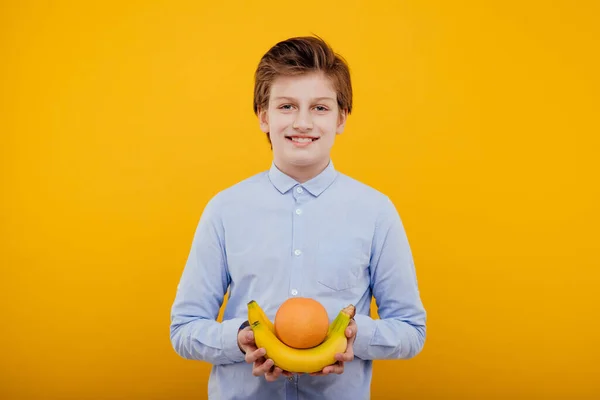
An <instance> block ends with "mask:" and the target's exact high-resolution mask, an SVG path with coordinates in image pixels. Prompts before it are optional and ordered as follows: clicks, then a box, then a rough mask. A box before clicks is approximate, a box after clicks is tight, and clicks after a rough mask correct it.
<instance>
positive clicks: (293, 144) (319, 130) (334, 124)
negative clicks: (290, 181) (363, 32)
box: [259, 73, 347, 173]
mask: <svg viewBox="0 0 600 400" xmlns="http://www.w3.org/2000/svg"><path fill="white" fill-rule="evenodd" d="M346 116H347V114H346V113H345V112H344V113H341V114H340V111H339V109H338V105H337V95H336V92H335V90H334V89H333V87H332V85H331V82H330V80H329V79H328V78H327V77H326V76H325V75H324V74H322V73H310V74H305V75H300V76H291V77H286V76H282V77H278V78H277V79H276V80H275V81H274V82H273V84H272V85H271V93H270V96H269V107H268V109H267V110H261V111H260V113H259V120H260V127H261V130H262V131H263V132H265V133H269V134H270V138H271V143H272V145H273V156H274V161H275V163H276V164H277V165H278V167H279V168H281V169H284V172H288V173H290V172H291V173H294V172H299V171H309V170H312V169H316V170H318V169H321V168H324V167H325V166H327V163H328V162H329V157H330V151H331V147H332V146H333V142H334V139H335V136H336V134H340V133H342V132H343V130H344V125H345V122H346ZM315 172H318V171H315Z"/></svg>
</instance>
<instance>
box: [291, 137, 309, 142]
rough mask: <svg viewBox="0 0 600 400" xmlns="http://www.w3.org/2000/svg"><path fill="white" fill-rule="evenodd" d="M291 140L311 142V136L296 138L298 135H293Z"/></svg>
mask: <svg viewBox="0 0 600 400" xmlns="http://www.w3.org/2000/svg"><path fill="white" fill-rule="evenodd" d="M292 141H294V142H299V143H308V142H312V139H311V138H298V137H293V138H292Z"/></svg>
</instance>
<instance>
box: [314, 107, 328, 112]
mask: <svg viewBox="0 0 600 400" xmlns="http://www.w3.org/2000/svg"><path fill="white" fill-rule="evenodd" d="M315 109H316V110H317V111H319V112H325V111H327V110H328V108H327V107H325V106H316V107H315Z"/></svg>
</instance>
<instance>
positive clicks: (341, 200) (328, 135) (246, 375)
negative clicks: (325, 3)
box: [171, 37, 426, 400]
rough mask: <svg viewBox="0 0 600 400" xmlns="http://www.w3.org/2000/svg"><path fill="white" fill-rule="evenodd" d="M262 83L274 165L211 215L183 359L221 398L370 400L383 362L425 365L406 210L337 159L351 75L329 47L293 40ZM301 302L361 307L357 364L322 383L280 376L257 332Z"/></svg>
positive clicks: (264, 68) (185, 283)
mask: <svg viewBox="0 0 600 400" xmlns="http://www.w3.org/2000/svg"><path fill="white" fill-rule="evenodd" d="M255 80H256V82H255V90H254V111H255V113H256V115H257V117H258V120H259V124H260V129H261V130H262V131H263V132H264V133H266V135H267V138H268V140H269V142H270V143H271V147H272V150H273V161H272V163H271V167H270V169H269V170H268V171H265V172H263V173H260V174H257V175H255V176H253V177H250V178H248V179H246V180H244V181H242V182H240V183H238V184H236V185H234V186H232V187H230V188H228V189H225V190H223V191H221V192H220V193H218V194H217V195H216V196H214V197H213V198H212V199H211V200H210V201H209V202H208V204H207V205H206V207H205V210H204V212H203V214H202V218H201V219H200V222H199V225H198V228H197V231H196V233H195V235H194V239H193V242H192V248H191V252H190V255H189V258H188V260H187V263H186V265H185V268H184V271H183V274H182V277H181V281H180V283H179V286H178V288H177V294H176V298H175V301H174V304H173V309H172V323H171V341H172V343H173V347H174V349H175V351H176V352H177V353H178V354H179V355H180V356H182V357H184V358H187V359H194V360H203V361H206V362H209V363H211V364H213V368H212V371H211V375H210V378H209V384H208V393H209V398H210V399H219V400H226V399H301V400H304V399H317V398H318V399H339V398H344V399H368V398H369V396H370V383H371V371H372V360H375V359H407V358H411V357H414V356H415V355H417V354H418V353H419V352H420V351H421V349H422V347H423V344H424V341H425V331H426V329H425V320H426V313H425V310H424V308H423V305H422V303H421V299H420V295H419V290H418V286H417V279H416V274H415V269H414V265H413V259H412V255H411V251H410V247H409V244H408V240H407V237H406V235H405V232H404V229H403V226H402V222H401V220H400V217H399V215H398V213H397V212H396V210H395V208H394V206H393V204H392V203H391V202H390V200H389V199H388V198H387V197H386V196H385V195H384V194H382V193H379V192H378V191H376V190H374V189H372V188H370V187H368V186H366V185H364V184H362V183H360V182H358V181H356V180H354V179H352V178H350V177H348V176H346V175H344V174H342V173H340V172H338V171H336V170H335V168H334V166H333V162H332V161H331V159H330V151H331V147H332V145H333V143H334V140H335V137H336V135H338V134H340V133H342V132H343V130H344V126H345V124H346V120H347V117H348V115H349V114H350V112H351V110H352V86H351V81H350V73H349V70H348V67H347V65H346V63H345V62H344V61H343V59H342V58H341V57H340V56H338V55H337V54H335V53H334V52H333V50H332V49H331V48H330V47H329V46H328V45H327V44H326V43H325V42H323V41H322V40H321V39H319V38H315V37H299V38H291V39H288V40H285V41H283V42H280V43H278V44H276V45H275V46H273V47H272V48H271V49H270V50H269V51H268V52H267V53H266V54H265V55H264V56H263V57H262V59H261V61H260V63H259V66H258V68H257V70H256V75H255ZM228 289H229V299H228V302H227V306H226V308H225V310H224V316H223V322H222V323H219V322H217V321H216V320H215V319H216V317H217V315H218V312H219V309H220V307H221V305H222V302H223V297H224V295H225V293H226V292H227V290H228ZM294 296H297V297H310V298H313V299H316V300H318V301H319V302H320V303H321V304H323V306H324V307H325V308H326V310H327V312H328V314H329V316H330V319H332V318H333V317H335V316H336V315H337V313H338V312H339V310H341V309H342V308H343V307H345V306H347V305H348V304H353V305H355V306H356V315H355V317H354V320H353V321H351V323H350V325H349V327H348V329H347V332H346V335H347V337H348V346H347V349H346V351H345V352H344V353H343V354H338V355H337V356H336V359H337V360H338V362H337V363H336V364H334V365H331V366H328V367H325V368H324V369H323V371H322V372H321V373H318V374H308V375H307V374H301V375H298V374H290V373H288V372H286V371H281V370H280V369H279V368H274V367H273V363H272V360H268V359H265V357H263V356H264V354H265V353H264V349H257V348H256V345H255V344H254V340H253V336H252V331H251V329H250V328H249V327H248V326H247V322H246V316H247V308H246V304H247V303H248V301H250V300H256V301H257V302H258V304H259V305H260V306H261V307H262V308H263V309H264V311H265V313H266V314H267V316H268V317H269V319H271V321H273V320H274V316H275V313H276V311H277V309H278V307H279V305H281V303H283V301H285V300H286V299H288V298H290V297H294ZM372 296H374V297H375V298H376V300H377V305H378V313H379V316H380V319H378V320H375V319H372V318H371V317H370V316H369V312H370V304H371V299H372Z"/></svg>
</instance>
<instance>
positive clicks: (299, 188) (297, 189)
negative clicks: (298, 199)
mask: <svg viewBox="0 0 600 400" xmlns="http://www.w3.org/2000/svg"><path fill="white" fill-rule="evenodd" d="M303 191H304V190H302V188H301V187H297V188H296V192H298V193H302V192H303Z"/></svg>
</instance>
